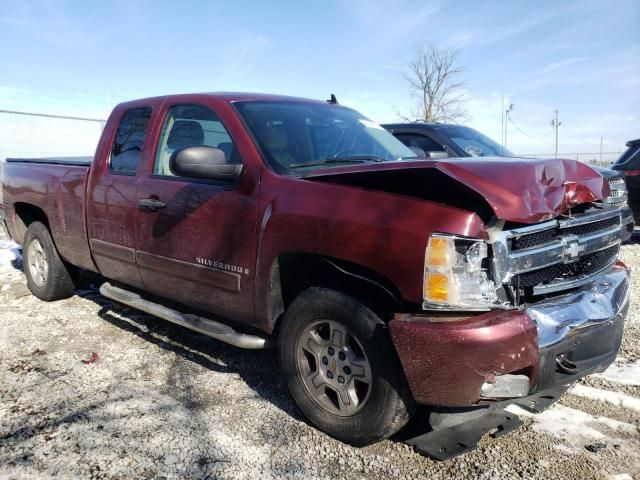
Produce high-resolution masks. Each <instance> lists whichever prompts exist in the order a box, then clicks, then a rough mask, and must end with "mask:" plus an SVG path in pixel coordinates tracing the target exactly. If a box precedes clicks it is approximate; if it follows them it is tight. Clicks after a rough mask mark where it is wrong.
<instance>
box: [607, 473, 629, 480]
mask: <svg viewBox="0 0 640 480" xmlns="http://www.w3.org/2000/svg"><path fill="white" fill-rule="evenodd" d="M607 478H608V479H609V480H633V477H632V476H631V475H629V474H628V473H618V474H616V475H609V476H608V477H607Z"/></svg>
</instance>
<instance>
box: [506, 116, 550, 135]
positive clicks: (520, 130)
mask: <svg viewBox="0 0 640 480" xmlns="http://www.w3.org/2000/svg"><path fill="white" fill-rule="evenodd" d="M507 120H508V121H509V123H510V124H511V125H513V126H514V127H515V128H516V130H518V131H519V132H520V133H521V134H522V135H524V136H525V137H527V138H530V139H532V140H543V139H545V138H549V136H550V135H552V134H553V132H551V133H549V134H548V135H544V136H542V137H534V136H532V135H529V134H528V133H526V132H525V131H524V130H522V129H521V128H520V127H519V126H518V125H516V124H515V122H514V121H513V119H512V118H511V117H507Z"/></svg>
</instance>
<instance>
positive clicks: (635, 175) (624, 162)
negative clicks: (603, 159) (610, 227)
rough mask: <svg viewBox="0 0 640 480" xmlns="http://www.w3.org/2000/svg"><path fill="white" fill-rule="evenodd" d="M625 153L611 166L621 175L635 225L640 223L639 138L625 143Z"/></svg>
mask: <svg viewBox="0 0 640 480" xmlns="http://www.w3.org/2000/svg"><path fill="white" fill-rule="evenodd" d="M627 147H629V148H628V149H627V151H625V152H624V153H623V154H622V155H621V156H620V158H619V159H618V160H616V162H615V163H614V164H613V167H611V168H613V169H614V170H615V171H617V172H619V173H621V174H622V175H623V176H624V177H623V178H624V181H625V182H626V185H627V190H628V192H629V207H631V210H633V216H634V218H635V220H636V223H638V222H639V221H640V138H639V139H636V140H631V141H629V142H627Z"/></svg>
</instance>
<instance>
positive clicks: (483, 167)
mask: <svg viewBox="0 0 640 480" xmlns="http://www.w3.org/2000/svg"><path fill="white" fill-rule="evenodd" d="M433 169H435V170H438V171H440V172H442V173H444V174H445V175H447V176H448V177H450V178H452V179H454V180H456V181H457V182H459V183H461V184H462V185H465V186H466V187H468V188H470V189H471V190H473V191H475V192H476V193H478V194H479V195H481V196H482V197H483V198H484V199H485V200H486V201H487V203H488V204H489V206H490V207H491V209H492V210H493V211H494V212H495V214H496V216H497V217H498V218H499V219H502V220H507V221H512V222H519V223H536V222H541V221H544V220H549V219H552V218H555V217H557V216H558V215H560V214H562V213H564V212H566V211H567V210H568V209H569V208H571V207H573V206H575V205H578V204H580V203H587V202H592V201H596V200H602V199H604V198H606V197H607V196H608V195H609V184H608V182H607V181H606V180H605V179H604V178H603V177H602V175H600V174H599V173H598V172H596V171H595V170H594V169H592V168H591V167H589V166H588V165H585V164H584V163H580V162H578V161H575V160H564V159H549V160H541V159H521V158H502V157H486V158H454V159H447V160H438V161H434V160H422V161H415V160H412V161H398V162H388V163H379V164H358V165H354V166H348V167H341V168H331V169H324V170H316V171H314V172H311V173H309V174H307V175H305V178H309V179H314V178H316V179H318V180H322V181H328V182H330V181H331V180H332V178H333V179H336V180H338V179H344V177H345V175H346V176H350V175H367V176H369V175H376V172H380V173H381V174H382V173H383V172H386V174H387V175H388V174H390V173H392V172H394V171H406V172H407V173H409V174H412V175H413V174H417V173H418V172H420V171H423V172H424V171H425V170H433ZM340 183H344V182H340ZM426 188H428V187H426Z"/></svg>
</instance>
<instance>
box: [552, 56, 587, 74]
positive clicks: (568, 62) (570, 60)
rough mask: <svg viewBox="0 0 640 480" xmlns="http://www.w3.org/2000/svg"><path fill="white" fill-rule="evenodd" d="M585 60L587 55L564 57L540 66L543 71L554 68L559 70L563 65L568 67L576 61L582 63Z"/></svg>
mask: <svg viewBox="0 0 640 480" xmlns="http://www.w3.org/2000/svg"><path fill="white" fill-rule="evenodd" d="M586 60H587V57H573V58H566V59H564V60H559V61H557V62H553V63H549V64H547V65H545V66H544V67H543V68H542V71H543V72H547V73H549V72H553V71H554V70H559V69H562V68H564V67H568V66H569V65H575V64H576V63H582V62H584V61H586Z"/></svg>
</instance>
